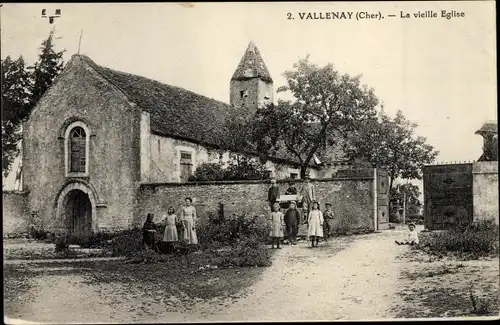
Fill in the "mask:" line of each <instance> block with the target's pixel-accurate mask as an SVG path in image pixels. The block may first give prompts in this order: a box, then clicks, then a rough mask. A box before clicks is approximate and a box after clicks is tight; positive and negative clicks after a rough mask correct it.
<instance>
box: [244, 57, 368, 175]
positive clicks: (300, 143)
mask: <svg viewBox="0 0 500 325" xmlns="http://www.w3.org/2000/svg"><path fill="white" fill-rule="evenodd" d="M283 76H284V77H285V79H286V83H287V84H286V85H285V86H282V87H279V88H278V92H290V93H291V94H292V95H293V97H294V98H295V99H294V100H293V101H290V100H280V101H278V104H277V105H276V106H274V105H271V106H269V107H266V108H262V109H259V110H258V111H257V113H256V115H255V117H254V118H253V119H252V121H251V122H249V123H247V125H246V126H245V125H241V127H240V129H241V131H240V132H241V133H242V134H243V137H244V138H245V139H246V140H247V144H246V146H247V147H253V148H255V149H256V150H257V151H258V152H259V154H260V155H261V157H263V159H264V158H265V157H267V156H274V155H276V153H277V152H278V151H280V152H283V151H286V153H287V154H288V156H290V157H293V158H294V159H296V160H297V161H298V162H299V164H300V173H301V177H302V178H303V177H304V176H305V175H306V170H307V168H308V167H309V165H310V164H311V162H312V161H313V157H314V155H315V154H317V153H318V152H319V151H320V150H326V151H327V150H328V148H329V147H332V146H333V145H336V144H338V141H339V136H341V137H345V136H346V135H347V134H348V133H349V132H350V131H352V130H354V129H356V128H357V127H358V125H359V123H360V122H361V121H363V120H365V119H369V118H373V117H374V116H375V114H376V111H375V107H376V106H377V104H378V99H377V98H376V97H375V94H374V92H373V89H368V87H367V86H365V85H361V84H360V77H361V76H356V77H351V76H349V75H347V74H340V73H339V72H338V71H337V70H335V69H334V67H333V65H332V64H328V65H326V66H324V67H319V66H317V65H315V64H312V63H310V62H309V56H307V57H306V58H305V59H300V60H299V62H298V63H296V64H294V65H293V70H290V71H286V72H285V73H284V74H283ZM236 136H237V137H239V138H241V137H242V136H241V135H236Z"/></svg>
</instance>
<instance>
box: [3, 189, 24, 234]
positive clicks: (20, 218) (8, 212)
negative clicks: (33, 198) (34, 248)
mask: <svg viewBox="0 0 500 325" xmlns="http://www.w3.org/2000/svg"><path fill="white" fill-rule="evenodd" d="M2 194H3V195H2V210H3V233H4V235H9V234H18V233H25V232H27V231H28V220H29V209H28V200H27V198H28V197H27V193H25V192H3V193H2Z"/></svg>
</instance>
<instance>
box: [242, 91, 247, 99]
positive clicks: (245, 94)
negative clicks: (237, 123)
mask: <svg viewBox="0 0 500 325" xmlns="http://www.w3.org/2000/svg"><path fill="white" fill-rule="evenodd" d="M245 97H248V90H240V98H245Z"/></svg>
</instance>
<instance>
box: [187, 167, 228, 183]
mask: <svg viewBox="0 0 500 325" xmlns="http://www.w3.org/2000/svg"><path fill="white" fill-rule="evenodd" d="M224 176H225V171H224V169H223V168H222V166H221V165H220V164H217V163H203V164H201V165H200V166H198V168H196V170H195V172H194V174H193V175H191V176H190V177H189V181H219V180H224Z"/></svg>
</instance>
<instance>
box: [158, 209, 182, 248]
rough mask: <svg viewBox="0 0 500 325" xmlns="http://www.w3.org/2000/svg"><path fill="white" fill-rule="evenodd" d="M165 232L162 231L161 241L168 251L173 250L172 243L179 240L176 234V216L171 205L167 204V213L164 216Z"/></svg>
mask: <svg viewBox="0 0 500 325" xmlns="http://www.w3.org/2000/svg"><path fill="white" fill-rule="evenodd" d="M164 223H165V232H164V233H163V240H162V241H163V243H164V246H165V248H166V251H167V252H168V253H171V252H172V250H173V246H174V243H175V242H176V241H178V240H179V236H178V235H177V216H176V215H175V210H174V207H173V206H169V207H168V210H167V215H166V216H165V218H164Z"/></svg>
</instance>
